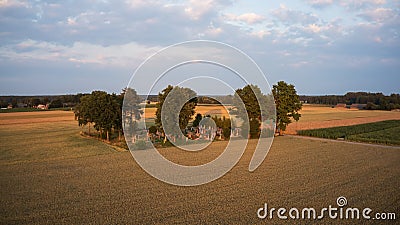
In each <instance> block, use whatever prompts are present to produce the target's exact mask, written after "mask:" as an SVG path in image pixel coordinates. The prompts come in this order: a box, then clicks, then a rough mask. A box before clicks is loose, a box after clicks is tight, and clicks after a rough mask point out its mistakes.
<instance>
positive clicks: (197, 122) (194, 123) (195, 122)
mask: <svg viewBox="0 0 400 225" xmlns="http://www.w3.org/2000/svg"><path fill="white" fill-rule="evenodd" d="M201 119H203V116H202V115H201V114H200V113H197V114H196V117H195V118H194V120H193V123H192V126H193V127H198V126H199V124H200V121H201Z"/></svg>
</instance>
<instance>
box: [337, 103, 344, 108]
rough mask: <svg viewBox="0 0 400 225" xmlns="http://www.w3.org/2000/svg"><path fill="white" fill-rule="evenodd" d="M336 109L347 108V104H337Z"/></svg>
mask: <svg viewBox="0 0 400 225" xmlns="http://www.w3.org/2000/svg"><path fill="white" fill-rule="evenodd" d="M335 108H346V104H341V103H340V104H336V106H335Z"/></svg>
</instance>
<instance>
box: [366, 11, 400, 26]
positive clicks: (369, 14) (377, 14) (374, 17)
mask: <svg viewBox="0 0 400 225" xmlns="http://www.w3.org/2000/svg"><path fill="white" fill-rule="evenodd" d="M359 16H360V17H361V18H363V19H365V20H367V21H370V22H379V23H380V22H383V21H386V20H389V19H394V17H396V16H397V14H396V12H395V11H394V10H393V9H388V8H376V9H372V10H367V11H366V12H364V13H361V14H359Z"/></svg>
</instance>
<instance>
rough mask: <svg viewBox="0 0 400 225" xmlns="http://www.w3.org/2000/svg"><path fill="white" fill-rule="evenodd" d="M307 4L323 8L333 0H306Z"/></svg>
mask: <svg viewBox="0 0 400 225" xmlns="http://www.w3.org/2000/svg"><path fill="white" fill-rule="evenodd" d="M307 3H308V4H310V5H311V6H313V7H317V8H323V7H327V6H329V5H332V4H333V0H308V1H307Z"/></svg>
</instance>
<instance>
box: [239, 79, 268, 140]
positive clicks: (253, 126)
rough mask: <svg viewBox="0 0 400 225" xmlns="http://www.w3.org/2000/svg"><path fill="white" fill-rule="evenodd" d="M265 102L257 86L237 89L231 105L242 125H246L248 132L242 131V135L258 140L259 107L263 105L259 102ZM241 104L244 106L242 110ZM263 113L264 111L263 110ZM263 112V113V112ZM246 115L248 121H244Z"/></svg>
mask: <svg viewBox="0 0 400 225" xmlns="http://www.w3.org/2000/svg"><path fill="white" fill-rule="evenodd" d="M258 100H260V101H267V100H266V96H265V95H263V93H262V92H261V90H260V88H259V87H258V86H257V85H247V86H245V87H244V88H242V89H237V90H236V93H235V98H234V100H233V104H234V106H235V112H234V113H235V114H237V115H238V116H239V117H240V118H241V119H242V120H243V121H244V123H248V125H249V129H250V130H248V131H247V130H245V129H243V127H245V126H242V129H243V130H244V134H247V133H248V135H249V137H250V138H258V137H259V135H260V126H261V119H262V115H261V112H262V110H261V108H260V106H261V107H264V106H263V104H260V103H259V101H258ZM241 102H243V104H244V106H245V107H244V108H243V107H241ZM264 111H265V110H264ZM264 111H263V112H264ZM246 114H247V118H248V121H246Z"/></svg>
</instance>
